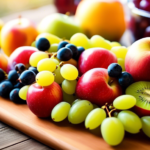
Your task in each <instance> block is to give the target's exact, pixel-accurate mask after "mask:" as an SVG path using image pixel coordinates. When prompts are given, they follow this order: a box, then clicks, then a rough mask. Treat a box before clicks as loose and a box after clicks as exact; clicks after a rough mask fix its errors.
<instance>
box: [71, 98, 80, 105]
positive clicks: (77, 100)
mask: <svg viewBox="0 0 150 150" xmlns="http://www.w3.org/2000/svg"><path fill="white" fill-rule="evenodd" d="M79 101H82V100H81V99H76V100H74V101H73V103H72V105H74V104H75V103H76V102H79Z"/></svg>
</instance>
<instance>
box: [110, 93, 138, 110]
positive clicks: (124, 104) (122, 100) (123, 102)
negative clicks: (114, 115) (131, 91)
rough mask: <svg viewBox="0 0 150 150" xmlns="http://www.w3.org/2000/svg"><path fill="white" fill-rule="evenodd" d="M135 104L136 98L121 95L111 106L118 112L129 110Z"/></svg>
mask: <svg viewBox="0 0 150 150" xmlns="http://www.w3.org/2000/svg"><path fill="white" fill-rule="evenodd" d="M135 104H136V98H135V97H134V96H132V95H121V96H118V97H117V98H116V99H115V100H114V101H113V106H114V107H115V108H116V109H119V110H125V109H130V108H132V107H133V106H135Z"/></svg>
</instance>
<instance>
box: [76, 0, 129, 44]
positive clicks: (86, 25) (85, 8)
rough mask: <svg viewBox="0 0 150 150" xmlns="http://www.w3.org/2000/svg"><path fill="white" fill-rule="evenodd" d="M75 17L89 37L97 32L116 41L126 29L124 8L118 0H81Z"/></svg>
mask: <svg viewBox="0 0 150 150" xmlns="http://www.w3.org/2000/svg"><path fill="white" fill-rule="evenodd" d="M75 18H76V20H77V21H78V22H79V23H80V25H81V28H82V29H83V30H84V32H85V34H87V36H89V37H91V36H93V35H96V34H98V35H101V36H102V37H104V38H105V39H107V40H110V41H118V40H119V39H120V38H121V36H122V34H123V33H124V31H125V29H126V21H125V13H124V8H123V5H122V3H121V2H120V1H119V0H83V1H81V2H80V3H79V5H78V7H77V11H76V14H75Z"/></svg>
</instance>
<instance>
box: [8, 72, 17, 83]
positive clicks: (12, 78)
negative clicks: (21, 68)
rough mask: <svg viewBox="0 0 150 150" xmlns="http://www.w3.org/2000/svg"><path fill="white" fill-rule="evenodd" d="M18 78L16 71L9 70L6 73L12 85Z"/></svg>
mask: <svg viewBox="0 0 150 150" xmlns="http://www.w3.org/2000/svg"><path fill="white" fill-rule="evenodd" d="M18 78H19V75H18V73H17V71H16V70H11V71H9V73H8V80H9V81H11V82H12V83H15V82H16V81H17V79H18Z"/></svg>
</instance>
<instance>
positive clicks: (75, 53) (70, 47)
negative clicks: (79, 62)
mask: <svg viewBox="0 0 150 150" xmlns="http://www.w3.org/2000/svg"><path fill="white" fill-rule="evenodd" d="M65 47H67V48H69V49H70V50H71V51H72V53H73V56H72V58H76V57H77V55H78V49H77V47H76V46H75V45H73V44H67V45H66V46H65Z"/></svg>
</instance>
